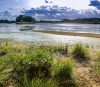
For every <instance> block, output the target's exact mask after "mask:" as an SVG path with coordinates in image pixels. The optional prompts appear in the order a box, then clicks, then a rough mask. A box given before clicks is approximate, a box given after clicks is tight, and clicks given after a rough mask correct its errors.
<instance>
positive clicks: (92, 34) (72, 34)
mask: <svg viewBox="0 0 100 87" xmlns="http://www.w3.org/2000/svg"><path fill="white" fill-rule="evenodd" d="M33 32H42V33H49V34H57V35H69V36H82V37H94V38H100V34H94V33H79V32H61V31H46V30H33Z"/></svg>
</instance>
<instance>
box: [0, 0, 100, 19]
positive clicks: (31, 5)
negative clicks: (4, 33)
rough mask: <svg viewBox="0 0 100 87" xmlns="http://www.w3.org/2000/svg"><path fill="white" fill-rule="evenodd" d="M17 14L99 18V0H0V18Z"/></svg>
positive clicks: (42, 17)
mask: <svg viewBox="0 0 100 87" xmlns="http://www.w3.org/2000/svg"><path fill="white" fill-rule="evenodd" d="M19 14H25V15H30V16H33V17H35V18H36V19H37V20H43V19H49V20H50V19H51V20H53V19H55V20H61V19H67V18H70V19H73V18H90V17H92V18H93V17H98V18H100V0H0V19H12V20H13V19H15V18H16V17H17V16H18V15H19Z"/></svg>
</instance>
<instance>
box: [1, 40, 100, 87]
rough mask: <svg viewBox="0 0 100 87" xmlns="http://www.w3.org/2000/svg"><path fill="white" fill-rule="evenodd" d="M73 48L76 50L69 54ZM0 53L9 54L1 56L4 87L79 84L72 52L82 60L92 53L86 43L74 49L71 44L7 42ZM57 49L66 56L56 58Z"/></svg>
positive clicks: (4, 42) (71, 86)
mask: <svg viewBox="0 0 100 87" xmlns="http://www.w3.org/2000/svg"><path fill="white" fill-rule="evenodd" d="M69 50H71V51H70V52H72V53H70V54H69V57H68V56H67V54H68V52H69ZM0 52H5V53H6V54H4V55H0V86H4V87H5V86H9V84H10V83H12V84H13V85H14V87H77V86H78V85H77V83H76V81H75V79H74V78H73V75H74V74H73V72H74V68H75V64H76V63H75V59H74V58H73V56H72V54H73V55H74V57H78V58H82V59H87V58H88V56H89V54H88V51H87V48H85V47H84V46H83V45H82V44H76V45H75V46H74V47H73V49H70V47H69V46H68V45H64V46H50V45H39V46H38V45H37V46H36V45H32V44H31V45H28V44H27V45H23V44H19V43H13V42H6V41H3V42H1V43H0ZM57 52H58V53H60V54H61V55H63V57H61V56H59V58H58V57H55V56H54V54H55V55H56V53H57ZM65 54H66V55H65ZM98 57H100V55H99V56H98ZM82 61H83V60H82ZM97 70H99V69H97Z"/></svg>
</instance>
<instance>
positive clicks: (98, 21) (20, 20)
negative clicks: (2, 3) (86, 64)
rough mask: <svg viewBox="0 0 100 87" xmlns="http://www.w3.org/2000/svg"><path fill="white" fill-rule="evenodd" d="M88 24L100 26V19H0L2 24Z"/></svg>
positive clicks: (21, 17) (28, 17) (27, 17)
mask: <svg viewBox="0 0 100 87" xmlns="http://www.w3.org/2000/svg"><path fill="white" fill-rule="evenodd" d="M18 22H19V23H30V22H31V23H32V22H34V23H86V24H100V18H78V19H63V20H61V21H49V20H48V21H45V20H40V21H36V20H35V18H33V17H31V16H26V15H19V16H18V17H17V18H16V20H15V21H10V20H3V19H0V23H18Z"/></svg>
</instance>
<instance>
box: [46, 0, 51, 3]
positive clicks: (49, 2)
mask: <svg viewBox="0 0 100 87" xmlns="http://www.w3.org/2000/svg"><path fill="white" fill-rule="evenodd" d="M45 3H53V2H52V1H48V0H45Z"/></svg>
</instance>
